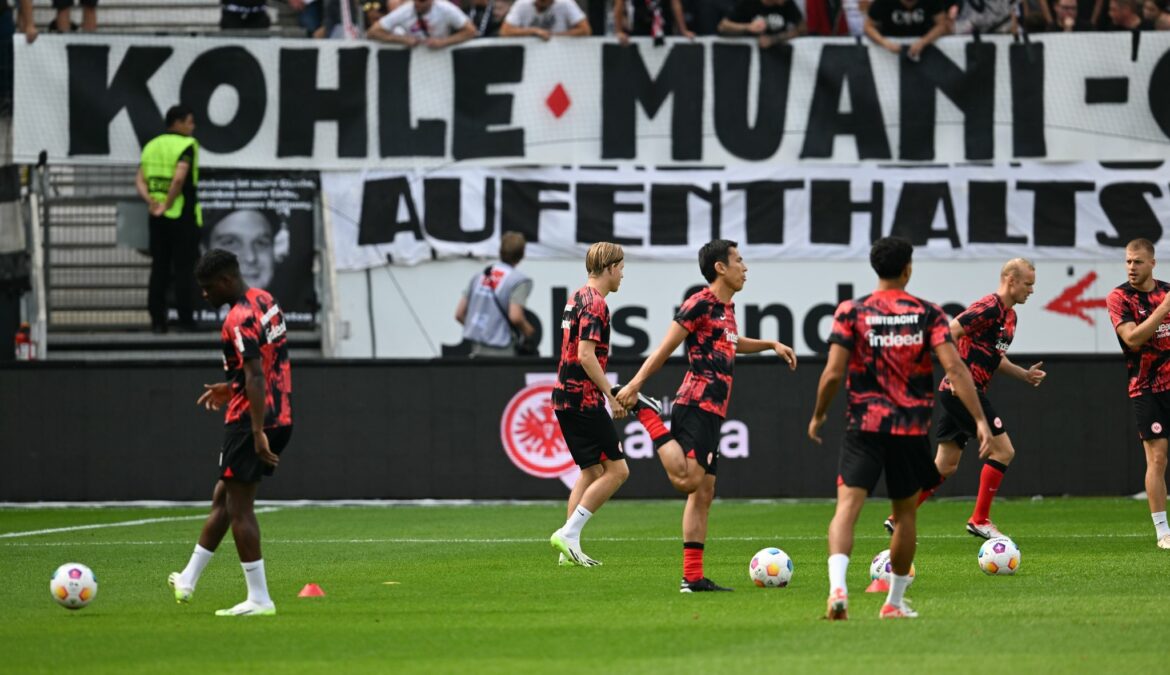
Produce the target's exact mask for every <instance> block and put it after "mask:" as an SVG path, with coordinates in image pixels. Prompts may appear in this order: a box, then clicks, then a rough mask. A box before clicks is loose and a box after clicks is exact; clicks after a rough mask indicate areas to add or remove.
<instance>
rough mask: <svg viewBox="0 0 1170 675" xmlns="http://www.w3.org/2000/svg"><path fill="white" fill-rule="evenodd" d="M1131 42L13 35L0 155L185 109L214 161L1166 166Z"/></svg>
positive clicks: (1164, 137) (108, 157)
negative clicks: (417, 42) (10, 108)
mask: <svg viewBox="0 0 1170 675" xmlns="http://www.w3.org/2000/svg"><path fill="white" fill-rule="evenodd" d="M1137 40H1138V38H1137V37H1136V36H1133V35H1131V34H1130V33H1128V32H1117V33H1108V34H1075V35H1061V34H1042V35H1038V36H1033V37H1031V42H1030V43H1024V42H1020V43H1015V42H1013V41H1012V39H1011V38H1010V37H1008V36H989V37H984V38H982V40H981V41H980V42H974V41H972V40H971V39H970V38H968V37H950V38H944V39H942V40H941V41H939V43H938V46H937V47H929V48H927V50H926V51H925V52H924V53H923V55H922V58H921V60H920V61H910V60H909V59H908V58H906V57H905V56H904V55H896V54H891V53H890V52H888V51H886V50H884V49H881V48H879V47H875V46H872V45H868V43H867V44H866V45H865V46H862V45H858V43H857V42H855V41H853V40H851V39H843V38H838V39H819V38H802V39H797V40H794V41H792V42H791V43H790V44H789V45H782V46H777V47H773V48H771V49H768V50H762V51H761V50H758V49H757V48H756V46H755V43H754V41H753V40H738V41H736V40H716V39H701V40H695V41H686V40H668V41H667V43H666V45H665V46H663V47H654V46H652V44H651V43H650V41H649V40H644V41H640V40H635V41H633V43H632V44H631V45H630V46H622V45H619V44H617V43H616V42H615V41H614V40H612V39H609V38H596V39H572V40H568V39H561V40H553V41H550V42H547V43H545V42H540V41H537V40H523V39H492V40H482V41H481V40H476V41H472V42H469V43H465V44H463V45H459V46H457V47H455V48H451V49H442V50H431V49H425V48H419V49H415V50H407V49H403V48H400V47H397V46H386V45H380V44H378V43H374V42H368V41H367V42H353V41H332V40H314V41H309V40H278V39H265V40H239V39H234V38H233V39H218V38H204V37H199V38H183V37H173V36H172V37H146V36H105V35H66V36H58V35H43V36H42V37H41V38H40V39H38V40H37V41H36V42H35V43H34V44H32V45H28V44H25V42H24V41H23V40H17V41H16V43H15V57H16V72H15V105H16V109H15V132H14V134H13V139H14V152H13V155H14V158H15V160H16V161H17V162H18V163H32V162H35V161H36V159H37V157H38V155H39V153H40V152H41V151H42V150H44V151H47V153H48V157H49V160H50V161H51V162H57V163H96V164H107V163H120V164H134V163H137V162H138V157H139V152H140V149H141V147H142V145H143V144H144V143H145V142H146V141H147V140H149V139H150V138H151V137H152V136H154V135H155V134H157V133H159V132H160V131H161V130H162V121H161V120H162V115H163V113H164V111H165V110H166V109H167V108H168V107H169V106H171V105H174V104H176V103H178V102H180V101H181V102H183V103H184V104H186V105H188V106H190V107H191V108H192V109H193V110H194V112H195V116H196V122H197V124H198V128H197V130H196V132H195V135H196V137H197V138H198V139H199V140H200V142H201V143H202V145H203V149H204V153H203V163H204V165H205V166H209V167H232V168H262V169H312V170H328V169H350V170H360V169H366V168H370V167H380V168H417V167H445V166H449V165H451V164H452V163H461V164H479V165H493V166H499V165H532V164H544V165H556V166H560V165H566V164H570V165H593V164H604V165H616V164H621V163H637V164H645V165H686V166H694V165H696V164H702V165H716V166H723V165H731V164H741V163H764V162H767V163H775V162H785V163H795V162H809V163H824V162H830V163H853V162H857V161H859V160H868V161H877V162H880V161H912V162H934V161H939V162H952V163H953V162H964V161H999V162H1006V161H1010V160H1016V159H1033V160H1048V161H1074V160H1119V159H1126V160H1132V159H1162V158H1165V157H1167V156H1168V155H1170V33H1155V32H1148V33H1141V34H1140V43H1139V42H1137ZM716 74H718V76H717V77H716Z"/></svg>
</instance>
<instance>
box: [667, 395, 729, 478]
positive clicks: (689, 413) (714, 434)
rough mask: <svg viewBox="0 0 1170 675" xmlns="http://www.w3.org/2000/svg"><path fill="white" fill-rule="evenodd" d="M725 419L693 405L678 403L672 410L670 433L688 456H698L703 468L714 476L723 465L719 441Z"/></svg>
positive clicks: (697, 459)
mask: <svg viewBox="0 0 1170 675" xmlns="http://www.w3.org/2000/svg"><path fill="white" fill-rule="evenodd" d="M722 429H723V418H722V417H720V416H718V415H716V414H715V413H710V412H707V411H706V410H703V409H702V408H696V407H694V406H690V405H676V406H675V407H674V408H672V409H671V411H670V434H671V435H672V436H674V439H675V440H676V441H678V444H679V445H681V446H682V449H683V452H684V453H686V455H687V457H694V458H695V461H696V462H698V463H699V466H701V467H703V470H704V471H706V472H707V473H709V474H711V475H712V476H714V475H715V474H716V471H717V469H718V468H719V440H720V438H721V437H722Z"/></svg>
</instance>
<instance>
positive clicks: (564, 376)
mask: <svg viewBox="0 0 1170 675" xmlns="http://www.w3.org/2000/svg"><path fill="white" fill-rule="evenodd" d="M582 340H590V341H592V342H595V343H597V344H596V347H595V348H594V352H593V353H594V354H596V355H597V362H598V363H599V364H600V365H601V372H603V373H604V372H605V366H606V364H607V363H608V362H609V306H608V305H606V304H605V296H603V295H602V294H601V292H600V291H598V290H596V289H594V288H593V287H591V286H588V285H586V286H582V287H581V288H579V289H577V292H575V293H573V299H572V301H571V302H569V304H567V305H565V312H564V314H562V315H561V362H560V365H559V366H557V383H556V384H555V385H554V386H553V392H552V403H553V409H555V410H594V409H597V408H604V407H605V394H604V393H602V392H601V391H599V390H598V389H597V385H595V384H593V380H591V379H589V375H588V374H587V373H586V372H585V368H584V367H582V366H581V360H580V359H578V358H577V347H578V346H579V345H580V344H581V341H582Z"/></svg>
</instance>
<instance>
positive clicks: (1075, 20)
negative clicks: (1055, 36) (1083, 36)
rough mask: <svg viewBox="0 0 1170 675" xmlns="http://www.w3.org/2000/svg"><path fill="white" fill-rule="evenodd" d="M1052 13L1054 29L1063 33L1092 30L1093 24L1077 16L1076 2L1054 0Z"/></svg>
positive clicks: (1071, 0)
mask: <svg viewBox="0 0 1170 675" xmlns="http://www.w3.org/2000/svg"><path fill="white" fill-rule="evenodd" d="M1052 12H1053V14H1055V15H1056V17H1055V18H1056V29H1057V30H1058V31H1062V32H1065V33H1072V32H1080V31H1087V30H1093V24H1091V23H1089V21H1088V20H1086V19H1082V18H1080V16H1079V7H1078V5H1077V0H1054V2H1053V3H1052Z"/></svg>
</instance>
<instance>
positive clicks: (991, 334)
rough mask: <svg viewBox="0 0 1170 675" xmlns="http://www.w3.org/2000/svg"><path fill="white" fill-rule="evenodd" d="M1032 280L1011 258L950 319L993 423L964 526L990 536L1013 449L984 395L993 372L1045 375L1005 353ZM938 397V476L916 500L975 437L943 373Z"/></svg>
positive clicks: (890, 522) (994, 533)
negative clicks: (983, 291) (988, 288)
mask: <svg viewBox="0 0 1170 675" xmlns="http://www.w3.org/2000/svg"><path fill="white" fill-rule="evenodd" d="M1035 284H1036V267H1035V265H1033V264H1032V263H1031V262H1030V261H1028V260H1026V259H1024V258H1013V259H1011V260H1009V261H1007V262H1006V263H1004V266H1003V268H1002V269H1000V272H999V290H997V291H996V292H995V293H992V294H991V295H988V296H985V297H983V298H980V299H979V300H976V301H975V302H974V303H972V304H971V306H970V307H968V308H967V309H966V310H964V311H963V313H962V314H960V315H959V316H957V317H955V318H954V319H951V325H950V328H951V337H952V338H954V340H955V344H956V345H957V346H958V348H959V355H960V356H961V357H962V358H963V362H964V363H966V364H967V368H968V369H969V370H970V371H971V377H972V379H973V380H974V381H975V387H976V389H977V390H978V392H979V403H980V405H982V406H983V415H984V416H985V417H986V418H987V422H988V426H990V427H991V434H992V437H991V444H990V446H989V447H988V452H987V453H986V454H983V453H981V454H980V455H979V458H980V459H982V460H983V471H982V472H981V473H980V475H979V494H978V496H977V497H976V499H975V510H974V511H973V512H972V513H971V518H970V519H968V521H967V531H968V532H970V533H971V534H972V535H974V536H976V537H981V538H983V539H991V538H992V537H1002V536H1004V535H1003V533H1002V532H1000V531H999V528H997V527H996V526H995V524H994V523H993V522H991V502H992V500H993V499H994V498H995V495H996V493H997V492H999V485H1000V483H1001V482H1003V476H1004V473H1006V472H1007V468H1008V465H1010V464H1011V463H1012V458H1013V457H1015V456H1016V450H1015V448H1014V447H1012V440H1011V438H1009V437H1008V434H1007V428H1006V427H1005V426H1004V422H1003V419H1002V418H1000V416H999V413H997V412H996V411H995V408H994V407H993V406H992V405H991V401H989V400H988V399H987V384H988V382H990V381H991V376H992V375H994V374H995V373H996V372H1003V373H1004V374H1006V375H1010V376H1012V377H1014V378H1016V379H1018V380H1023V381H1024V382H1027V383H1028V384H1030V385H1032V386H1033V387H1038V386H1040V383H1041V382H1043V381H1044V377H1045V376H1046V375H1047V374H1046V373H1045V372H1044V371H1043V370H1040V366H1041V365H1043V362H1040V363H1036V364H1034V365H1032V366H1031V367H1030V368H1027V369H1025V368H1021V367H1020V366H1017V365H1016V364H1014V363H1012V362H1011V361H1009V360H1008V358H1007V356H1006V353H1007V350H1008V348H1009V347H1010V346H1011V344H1012V338H1013V337H1015V334H1016V310H1014V309H1013V307H1015V306H1016V305H1022V304H1024V303H1025V302H1027V301H1028V296H1030V295H1032V290H1033V287H1034V286H1035ZM938 389H939V391H938V399H937V401H938V403H939V404H940V405H941V406H942V409H943V415H942V418H941V419H940V420H939V424H938V429H937V431H936V432H935V435H936V437H937V438H938V452H937V454H936V455H935V458H934V465H935V467H937V468H938V473H939V476H940V477H941V480H940V481H939V484H938V485H936V486H934V487H933V488H931V489H930V490H923V491H922V492H921V494H920V495H919V497H918V505H919V506H921V505H922V502H924V501H926V499H927V498H928V497H930V495H932V494H934V492H935V490H937V489H938V488H939V486H940V485H942V482H943V481H945V480H946V479H947V478H949V477H951V476H952V475H954V473H955V471H956V470H958V468H959V458H960V457H962V454H963V448H964V447H965V446H966V445H967V441H969V440H971V439H973V438H975V420H973V419H972V418H971V414H970V413H969V412H967V409H966V408H965V407H963V403H962V402H961V401H960V400H959V398H958V397H957V396H955V393H954V391H953V390H952V387H951V382H950V380H949V379H947V378H945V377H944V378H943V379H942V382H941V383H939V388H938ZM885 527H886V529H887V530H889V531H890V533H891V534H892V533H893V531H894V527H896V523H895V522H894V517H893V516H890V517H889V518H887V519H886V522H885Z"/></svg>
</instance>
